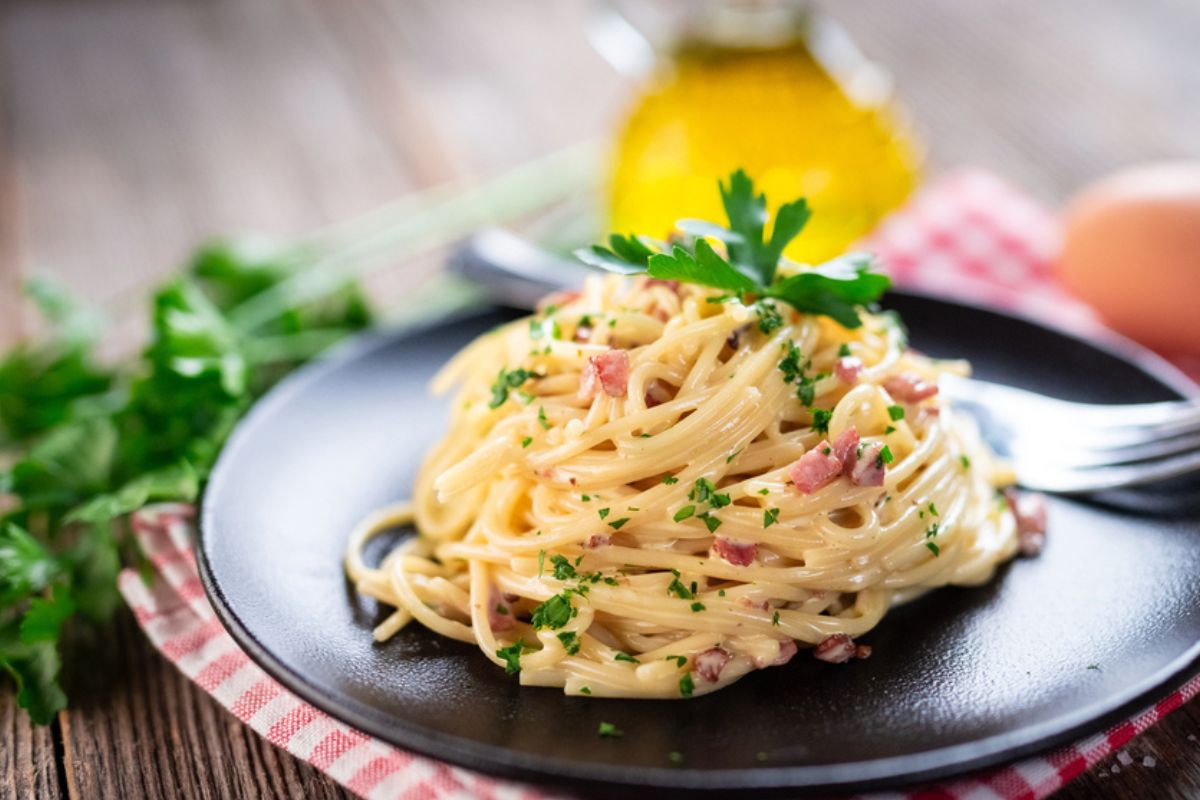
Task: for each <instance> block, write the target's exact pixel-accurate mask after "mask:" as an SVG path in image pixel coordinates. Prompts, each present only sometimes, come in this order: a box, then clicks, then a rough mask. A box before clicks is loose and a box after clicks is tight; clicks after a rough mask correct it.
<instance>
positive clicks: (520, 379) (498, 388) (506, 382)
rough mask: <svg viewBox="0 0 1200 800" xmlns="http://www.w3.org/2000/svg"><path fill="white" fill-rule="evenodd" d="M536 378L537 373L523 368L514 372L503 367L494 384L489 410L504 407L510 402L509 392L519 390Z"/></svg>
mask: <svg viewBox="0 0 1200 800" xmlns="http://www.w3.org/2000/svg"><path fill="white" fill-rule="evenodd" d="M536 377H537V375H536V374H535V373H533V372H530V371H529V370H527V369H524V368H522V367H518V368H517V369H514V370H510V369H507V368H505V367H501V368H500V373H499V374H498V375H497V376H496V381H495V383H493V384H492V399H491V400H490V401H489V402H488V408H499V407H500V406H502V405H504V403H505V401H506V400H508V393H509V390H511V389H519V388H520V387H521V386H522V385H523V384H524V383H525V381H527V380H529V379H530V378H536Z"/></svg>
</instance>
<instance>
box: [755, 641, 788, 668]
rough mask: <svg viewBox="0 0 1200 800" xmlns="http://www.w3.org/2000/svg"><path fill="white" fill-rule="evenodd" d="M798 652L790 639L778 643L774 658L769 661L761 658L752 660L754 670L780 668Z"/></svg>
mask: <svg viewBox="0 0 1200 800" xmlns="http://www.w3.org/2000/svg"><path fill="white" fill-rule="evenodd" d="M799 650H800V648H798V647H797V646H796V643H795V642H794V641H793V640H791V639H785V640H783V641H781V642H780V643H779V655H777V656H775V657H774V658H773V659H771V660H770V661H767V660H765V659H761V658H754V659H752V660H753V662H754V668H755V669H766V668H767V667H782V666H783V665H784V664H786V663H788V662H789V661H791V660H792V657H793V656H795V655H796V653H797V652H798V651H799Z"/></svg>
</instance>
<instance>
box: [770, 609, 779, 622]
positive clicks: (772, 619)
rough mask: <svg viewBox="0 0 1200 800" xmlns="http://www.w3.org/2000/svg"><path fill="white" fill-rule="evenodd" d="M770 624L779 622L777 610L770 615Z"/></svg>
mask: <svg viewBox="0 0 1200 800" xmlns="http://www.w3.org/2000/svg"><path fill="white" fill-rule="evenodd" d="M771 624H772V625H778V624H779V612H778V611H776V612H775V613H774V614H772V615H771Z"/></svg>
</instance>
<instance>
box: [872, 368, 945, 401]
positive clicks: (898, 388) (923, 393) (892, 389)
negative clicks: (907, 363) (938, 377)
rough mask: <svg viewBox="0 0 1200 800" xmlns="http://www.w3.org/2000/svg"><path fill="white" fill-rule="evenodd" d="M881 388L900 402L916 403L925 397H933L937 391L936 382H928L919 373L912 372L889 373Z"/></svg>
mask: <svg viewBox="0 0 1200 800" xmlns="http://www.w3.org/2000/svg"><path fill="white" fill-rule="evenodd" d="M883 388H885V389H887V390H888V394H890V395H891V396H892V397H894V398H896V399H897V400H899V401H900V402H902V403H916V402H917V401H919V400H924V399H925V398H927V397H933V396H934V395H935V394H937V393H938V387H937V384H936V383H929V382H928V381H926V380H925V379H924V378H922V377H921V376H920V375H916V374H914V373H912V372H901V373H900V374H898V375H889V376H888V378H887V380H885V381H884V382H883Z"/></svg>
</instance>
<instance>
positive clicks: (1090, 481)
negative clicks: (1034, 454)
mask: <svg viewBox="0 0 1200 800" xmlns="http://www.w3.org/2000/svg"><path fill="white" fill-rule="evenodd" d="M1013 467H1014V469H1015V471H1016V473H1017V481H1018V482H1019V483H1020V484H1021V485H1022V486H1025V487H1027V488H1029V489H1037V490H1039V491H1044V492H1058V493H1062V494H1081V493H1084V492H1099V491H1104V490H1106V489H1118V488H1121V487H1124V486H1142V485H1144V484H1147V483H1153V482H1155V481H1161V480H1166V479H1167V478H1174V477H1177V476H1179V475H1186V474H1188V473H1191V472H1196V471H1200V450H1193V451H1191V452H1188V453H1182V454H1179V455H1174V456H1170V457H1168V458H1163V459H1159V460H1156V461H1143V462H1140V463H1136V464H1116V465H1109V466H1100V467H1093V468H1080V467H1061V466H1053V465H1046V464H1039V463H1037V462H1030V461H1027V460H1022V461H1016V460H1014V463H1013Z"/></svg>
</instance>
